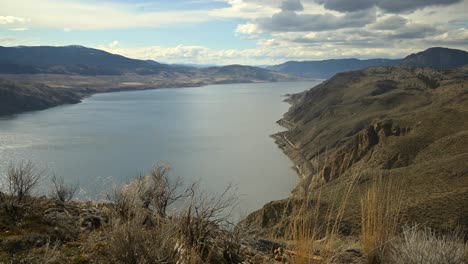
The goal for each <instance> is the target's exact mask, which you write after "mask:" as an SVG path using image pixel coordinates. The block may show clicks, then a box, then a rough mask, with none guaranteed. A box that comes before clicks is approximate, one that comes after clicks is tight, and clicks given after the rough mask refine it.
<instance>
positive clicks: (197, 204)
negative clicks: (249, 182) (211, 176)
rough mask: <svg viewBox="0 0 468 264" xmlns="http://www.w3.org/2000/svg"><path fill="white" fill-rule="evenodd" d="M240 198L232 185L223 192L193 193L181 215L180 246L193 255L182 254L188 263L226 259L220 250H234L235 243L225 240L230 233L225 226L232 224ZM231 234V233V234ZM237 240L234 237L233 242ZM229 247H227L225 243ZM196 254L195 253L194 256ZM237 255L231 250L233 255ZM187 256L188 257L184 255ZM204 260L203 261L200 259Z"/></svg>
mask: <svg viewBox="0 0 468 264" xmlns="http://www.w3.org/2000/svg"><path fill="white" fill-rule="evenodd" d="M236 202H237V197H236V196H235V194H234V192H233V188H232V186H229V187H227V188H226V189H225V190H224V191H223V192H222V193H220V194H217V195H216V194H206V193H200V194H198V195H197V194H196V193H195V192H194V194H193V195H192V196H191V200H190V202H189V204H188V206H187V209H186V210H185V212H182V213H181V217H179V223H178V226H179V231H180V238H181V241H180V242H181V243H182V244H181V246H182V247H183V248H184V249H185V252H191V254H190V255H185V256H182V259H183V260H184V261H188V262H189V263H206V262H208V263H210V262H218V263H223V262H221V260H224V259H223V258H224V256H220V255H219V253H220V252H226V251H230V253H233V252H235V251H236V250H235V248H233V246H234V245H233V244H231V245H228V244H224V241H225V239H226V238H227V236H228V234H229V233H226V232H224V230H223V228H224V229H227V228H229V227H232V226H233V224H232V223H231V222H230V221H229V217H230V215H231V213H232V210H233V208H234V207H235V205H236ZM229 235H230V234H229ZM233 241H234V240H231V242H233ZM226 246H227V247H229V249H226V248H224V249H223V247H226ZM194 256H195V257H196V258H195V259H194ZM230 257H231V258H233V257H234V256H233V255H232V254H231V256H230ZM184 258H185V259H184ZM200 261H201V262H200Z"/></svg>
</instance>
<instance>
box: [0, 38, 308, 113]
mask: <svg viewBox="0 0 468 264" xmlns="http://www.w3.org/2000/svg"><path fill="white" fill-rule="evenodd" d="M0 80H1V81H0V92H1V93H2V94H1V95H2V96H1V97H0V104H1V105H2V106H1V107H0V115H5V114H12V113H18V112H22V111H29V110H40V109H44V108H47V107H50V106H55V105H59V104H65V103H74V102H77V101H79V99H80V98H82V97H83V96H85V95H89V94H92V93H98V92H113V91H123V90H127V91H129V90H144V89H155V88H172V87H193V86H203V85H208V84H220V83H250V82H278V81H298V80H304V79H303V78H300V77H296V76H289V75H287V74H284V73H280V72H276V71H272V70H266V69H262V68H256V67H250V66H242V65H230V66H223V67H209V68H205V69H197V68H194V67H188V66H182V65H167V64H162V63H159V62H156V61H149V60H148V61H143V60H135V59H130V58H126V57H123V56H120V55H115V54H111V53H108V52H105V51H102V50H97V49H91V48H86V47H82V46H65V47H47V46H39V47H0ZM48 97H49V99H47V98H48Z"/></svg>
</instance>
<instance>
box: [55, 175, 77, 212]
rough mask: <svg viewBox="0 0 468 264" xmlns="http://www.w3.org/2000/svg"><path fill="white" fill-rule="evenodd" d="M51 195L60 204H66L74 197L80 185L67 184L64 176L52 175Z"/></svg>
mask: <svg viewBox="0 0 468 264" xmlns="http://www.w3.org/2000/svg"><path fill="white" fill-rule="evenodd" d="M51 181H52V184H53V186H52V191H51V196H52V199H54V200H55V201H56V202H57V203H58V204H61V205H64V204H65V203H67V202H69V201H70V200H72V199H73V197H74V196H75V194H76V191H77V190H78V185H71V184H66V183H65V180H64V179H63V177H57V175H55V174H54V175H53V176H52V179H51Z"/></svg>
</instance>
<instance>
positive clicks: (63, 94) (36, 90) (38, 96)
mask: <svg viewBox="0 0 468 264" xmlns="http://www.w3.org/2000/svg"><path fill="white" fill-rule="evenodd" d="M83 96H84V93H80V92H77V91H75V90H70V89H60V88H55V89H54V88H50V87H48V86H46V85H43V84H37V83H29V84H22V85H17V84H16V83H14V82H11V81H7V80H3V79H0V116H2V115H9V114H15V113H19V112H24V111H33V110H43V109H46V108H49V107H53V106H57V105H62V104H75V103H79V102H80V99H81V98H82V97H83Z"/></svg>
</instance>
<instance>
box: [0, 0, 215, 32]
mask: <svg viewBox="0 0 468 264" xmlns="http://www.w3.org/2000/svg"><path fill="white" fill-rule="evenodd" d="M1 6H2V13H7V14H15V15H17V16H18V17H16V16H15V17H13V16H1V17H0V24H11V23H20V22H21V23H24V22H29V21H30V22H33V23H28V27H30V28H58V29H64V28H66V29H69V30H102V29H118V28H122V29H124V28H135V27H161V26H168V25H176V24H179V25H181V24H186V23H197V22H203V21H207V20H213V19H214V18H213V17H210V16H208V15H207V11H203V10H173V11H145V10H144V8H141V7H140V6H139V5H138V4H131V3H116V2H88V1H80V0H69V1H57V0H42V1H41V2H40V4H38V3H37V1H36V0H2V4H1ZM21 17H27V18H28V19H27V20H26V19H24V18H21Z"/></svg>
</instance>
